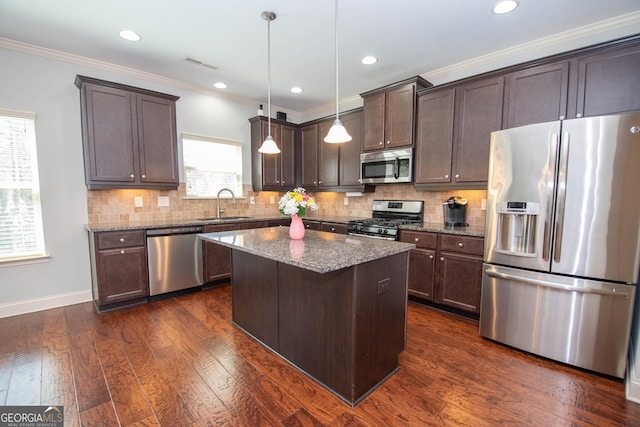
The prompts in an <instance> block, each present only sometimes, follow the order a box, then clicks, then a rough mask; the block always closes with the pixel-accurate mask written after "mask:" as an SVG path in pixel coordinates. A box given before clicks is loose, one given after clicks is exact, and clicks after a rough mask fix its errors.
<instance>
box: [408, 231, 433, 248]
mask: <svg viewBox="0 0 640 427" xmlns="http://www.w3.org/2000/svg"><path fill="white" fill-rule="evenodd" d="M437 240H438V235H437V234H435V233H425V232H422V231H405V230H402V231H401V232H400V241H401V242H405V243H414V244H415V245H416V246H417V247H418V248H425V249H435V248H436V241H437Z"/></svg>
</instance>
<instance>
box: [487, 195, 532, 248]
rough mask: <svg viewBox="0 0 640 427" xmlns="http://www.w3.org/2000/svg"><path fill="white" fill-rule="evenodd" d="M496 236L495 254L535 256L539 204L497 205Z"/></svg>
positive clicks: (504, 203) (506, 203)
mask: <svg viewBox="0 0 640 427" xmlns="http://www.w3.org/2000/svg"><path fill="white" fill-rule="evenodd" d="M496 210H497V213H498V230H497V233H498V236H497V239H496V248H495V250H496V251H497V252H502V253H506V254H510V255H519V256H531V257H533V256H536V249H537V248H536V241H535V236H536V226H537V224H538V215H540V203H534V202H501V203H497V205H496Z"/></svg>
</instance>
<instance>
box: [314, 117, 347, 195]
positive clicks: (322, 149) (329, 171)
mask: <svg viewBox="0 0 640 427" xmlns="http://www.w3.org/2000/svg"><path fill="white" fill-rule="evenodd" d="M333 121H334V120H325V121H323V122H320V123H319V124H318V187H337V186H338V160H339V150H340V145H342V144H329V143H327V142H324V137H325V136H326V135H327V133H329V129H330V128H331V125H332V124H333Z"/></svg>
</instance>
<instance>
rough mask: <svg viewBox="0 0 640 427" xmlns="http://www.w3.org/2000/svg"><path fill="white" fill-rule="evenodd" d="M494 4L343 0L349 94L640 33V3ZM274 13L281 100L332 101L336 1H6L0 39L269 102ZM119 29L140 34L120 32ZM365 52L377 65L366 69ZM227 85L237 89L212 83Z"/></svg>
mask: <svg viewBox="0 0 640 427" xmlns="http://www.w3.org/2000/svg"><path fill="white" fill-rule="evenodd" d="M496 2H497V0H456V1H453V0H441V1H439V2H437V1H434V0H396V1H382V0H341V1H340V4H339V46H340V82H339V83H340V99H341V100H342V101H345V100H348V99H356V98H357V95H358V94H360V93H362V92H366V91H368V90H372V89H375V88H377V87H381V86H384V85H387V84H390V83H393V82H396V81H399V80H403V79H405V78H408V77H412V76H415V75H423V77H425V78H427V79H428V80H430V81H431V82H432V83H436V84H437V83H442V82H443V81H446V80H452V79H454V78H455V79H457V78H461V77H465V74H467V75H468V74H470V73H472V72H478V71H485V70H483V68H486V70H488V69H491V68H492V67H493V68H495V67H496V66H504V65H511V64H513V63H517V62H522V61H523V60H527V59H533V58H535V57H536V55H537V57H539V56H544V55H545V54H549V53H555V52H560V51H563V50H567V49H569V48H576V47H581V46H586V45H589V44H594V43H597V42H600V41H605V40H610V39H612V38H615V37H621V36H625V35H631V34H637V33H640V0H608V1H604V0H519V3H520V6H519V8H518V9H516V10H515V11H514V12H513V13H511V14H509V15H503V16H497V15H493V14H492V13H491V7H492V6H493V5H494V4H495V3H496ZM265 10H269V11H273V12H275V13H276V14H277V18H276V19H275V20H274V21H272V23H271V63H272V65H271V72H272V79H271V80H272V104H273V105H274V106H279V107H281V108H283V109H285V110H288V111H293V112H298V113H301V114H313V112H314V111H320V110H326V109H327V108H329V109H330V108H335V104H334V101H335V68H334V67H335V60H334V57H335V56H334V55H335V51H334V31H335V27H334V10H335V9H334V1H333V0H225V1H222V0H103V1H98V0H0V38H2V39H0V47H11V48H16V49H19V48H24V47H25V45H22V43H26V44H29V45H36V46H39V47H44V48H47V49H53V50H56V51H60V52H64V53H69V54H73V55H79V56H81V57H84V58H90V59H91V60H98V61H104V62H106V63H110V64H115V65H117V66H120V67H126V68H122V69H120V70H121V71H123V72H127V71H132V70H139V71H142V72H144V73H150V74H153V75H154V77H156V78H161V79H164V80H166V81H167V82H170V83H171V82H175V83H178V82H180V83H181V84H183V83H186V84H187V85H190V86H192V87H194V88H196V89H197V90H198V89H200V90H205V91H216V92H221V93H222V94H223V96H231V97H240V99H243V100H244V101H247V100H248V102H254V101H258V102H264V103H265V104H266V98H267V90H266V86H267V41H266V39H267V37H266V36H267V22H266V21H265V20H263V19H262V18H261V16H260V15H261V12H263V11H265ZM122 29H131V30H135V31H136V32H138V33H139V34H140V35H141V36H142V40H141V41H139V42H135V43H133V42H128V41H125V40H123V39H121V38H120V37H119V36H118V32H119V31H120V30H122ZM14 42H21V43H14ZM29 48H32V47H31V46H29ZM32 50H33V49H32ZM365 55H375V56H377V57H379V58H380V61H379V62H378V63H377V64H375V65H372V66H364V65H362V64H361V63H360V59H361V58H362V57H363V56H365ZM186 57H192V58H194V59H197V60H200V61H202V62H205V63H208V64H212V65H215V66H216V67H218V69H216V70H212V69H209V68H206V67H203V66H198V65H194V64H191V63H188V62H186V61H185V58H186ZM95 64H97V66H99V64H102V62H95ZM128 69H132V70H128ZM218 81H224V82H225V83H226V84H227V85H228V88H227V89H226V90H224V91H220V90H218V89H213V84H214V83H215V82H218ZM292 86H300V87H302V88H303V89H304V92H303V93H301V94H297V95H296V94H292V93H291V92H290V91H289V89H290V88H291V87H292ZM205 88H206V89H205ZM347 103H348V102H347ZM265 109H266V105H265Z"/></svg>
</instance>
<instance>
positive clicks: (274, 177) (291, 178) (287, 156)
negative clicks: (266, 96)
mask: <svg viewBox="0 0 640 427" xmlns="http://www.w3.org/2000/svg"><path fill="white" fill-rule="evenodd" d="M249 122H250V123H251V155H252V162H251V163H252V171H251V175H252V184H253V190H254V191H263V190H265V191H268V190H273V191H280V190H281V189H282V187H286V188H288V187H291V188H293V187H295V185H296V179H295V177H296V175H295V146H296V132H297V127H296V126H295V125H290V124H287V123H286V122H280V121H277V120H271V136H272V137H273V139H274V140H275V141H276V144H277V145H278V148H280V153H279V154H262V153H260V152H258V149H259V148H260V146H261V145H262V142H263V141H264V139H265V138H266V137H267V135H268V134H269V122H268V120H267V118H266V117H253V118H251V119H249Z"/></svg>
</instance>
